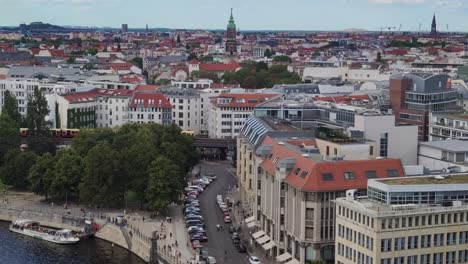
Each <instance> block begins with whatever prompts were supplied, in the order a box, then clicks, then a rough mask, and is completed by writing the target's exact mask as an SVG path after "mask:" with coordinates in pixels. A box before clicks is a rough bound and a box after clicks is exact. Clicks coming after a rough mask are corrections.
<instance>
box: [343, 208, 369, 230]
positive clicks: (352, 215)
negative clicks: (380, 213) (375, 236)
mask: <svg viewBox="0 0 468 264" xmlns="http://www.w3.org/2000/svg"><path fill="white" fill-rule="evenodd" d="M338 215H339V216H342V217H346V218H348V219H350V220H351V221H353V222H354V223H359V224H361V225H364V226H367V227H370V228H374V218H372V217H369V216H367V215H364V214H361V213H358V212H356V211H353V210H351V209H349V208H345V207H343V206H341V205H340V206H338Z"/></svg>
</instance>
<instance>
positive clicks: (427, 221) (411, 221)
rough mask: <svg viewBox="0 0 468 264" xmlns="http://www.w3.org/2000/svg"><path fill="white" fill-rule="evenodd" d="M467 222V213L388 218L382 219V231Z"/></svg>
mask: <svg viewBox="0 0 468 264" xmlns="http://www.w3.org/2000/svg"><path fill="white" fill-rule="evenodd" d="M463 222H468V212H461V213H444V214H432V215H427V216H426V215H422V216H408V217H402V218H389V219H382V222H381V227H382V229H393V228H400V227H401V228H406V227H413V226H414V227H419V226H432V225H445V224H457V223H463Z"/></svg>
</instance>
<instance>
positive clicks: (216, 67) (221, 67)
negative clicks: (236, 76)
mask: <svg viewBox="0 0 468 264" xmlns="http://www.w3.org/2000/svg"><path fill="white" fill-rule="evenodd" d="M199 68H200V71H235V70H237V69H239V68H240V65H239V63H237V62H236V61H231V62H229V63H228V64H222V63H202V64H200V66H199Z"/></svg>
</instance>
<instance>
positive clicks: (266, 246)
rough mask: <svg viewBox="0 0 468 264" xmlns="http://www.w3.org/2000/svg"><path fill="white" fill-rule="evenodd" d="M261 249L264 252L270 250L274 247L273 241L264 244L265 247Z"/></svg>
mask: <svg viewBox="0 0 468 264" xmlns="http://www.w3.org/2000/svg"><path fill="white" fill-rule="evenodd" d="M262 247H263V249H265V250H269V249H271V248H272V247H276V243H275V242H273V240H270V242H268V243H266V244H265V245H263V246H262Z"/></svg>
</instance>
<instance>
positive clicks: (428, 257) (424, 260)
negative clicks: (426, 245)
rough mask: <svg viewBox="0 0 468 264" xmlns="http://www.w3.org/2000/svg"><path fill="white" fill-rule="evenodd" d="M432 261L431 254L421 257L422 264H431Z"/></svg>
mask: <svg viewBox="0 0 468 264" xmlns="http://www.w3.org/2000/svg"><path fill="white" fill-rule="evenodd" d="M430 260H431V254H424V255H421V264H429V263H430Z"/></svg>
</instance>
